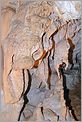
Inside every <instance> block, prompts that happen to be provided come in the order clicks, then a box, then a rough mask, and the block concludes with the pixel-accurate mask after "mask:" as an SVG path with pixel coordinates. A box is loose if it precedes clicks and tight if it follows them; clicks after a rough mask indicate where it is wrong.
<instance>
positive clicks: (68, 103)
mask: <svg viewBox="0 0 82 122" xmlns="http://www.w3.org/2000/svg"><path fill="white" fill-rule="evenodd" d="M60 69H61V75H62V78H63V84H62V85H63V90H64V100H65V105H66V108H68V109H69V110H70V111H71V114H72V116H73V118H74V119H75V120H76V121H79V120H78V118H77V116H76V115H75V111H74V109H73V107H72V105H71V99H70V97H69V89H68V88H67V85H66V76H65V74H64V69H63V66H62V67H61V68H60Z"/></svg>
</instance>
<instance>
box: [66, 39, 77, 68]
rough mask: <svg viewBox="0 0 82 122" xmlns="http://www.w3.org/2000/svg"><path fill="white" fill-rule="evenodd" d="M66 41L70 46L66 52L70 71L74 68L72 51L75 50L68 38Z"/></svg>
mask: <svg viewBox="0 0 82 122" xmlns="http://www.w3.org/2000/svg"><path fill="white" fill-rule="evenodd" d="M67 40H68V43H69V45H70V48H69V50H68V62H69V64H71V68H70V69H72V68H73V66H74V63H73V50H74V48H75V45H74V44H73V42H72V40H71V39H70V38H68V39H67Z"/></svg>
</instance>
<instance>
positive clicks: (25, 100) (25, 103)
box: [18, 70, 32, 121]
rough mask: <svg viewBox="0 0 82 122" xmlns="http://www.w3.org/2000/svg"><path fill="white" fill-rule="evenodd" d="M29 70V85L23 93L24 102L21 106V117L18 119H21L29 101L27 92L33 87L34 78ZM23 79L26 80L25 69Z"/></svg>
mask: <svg viewBox="0 0 82 122" xmlns="http://www.w3.org/2000/svg"><path fill="white" fill-rule="evenodd" d="M27 72H28V76H29V80H28V87H27V89H26V91H25V92H24V94H23V100H24V103H23V106H22V108H21V110H20V113H19V117H18V121H20V118H21V115H22V113H23V111H24V109H25V107H26V105H27V103H28V102H29V100H28V98H27V94H28V92H29V90H30V88H31V80H32V79H31V75H30V72H29V70H27ZM23 80H24V82H25V75H24V70H23Z"/></svg>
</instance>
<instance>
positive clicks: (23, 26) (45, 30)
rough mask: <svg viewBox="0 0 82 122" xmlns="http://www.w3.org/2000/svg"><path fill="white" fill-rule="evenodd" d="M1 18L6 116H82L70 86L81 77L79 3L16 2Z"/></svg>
mask: <svg viewBox="0 0 82 122" xmlns="http://www.w3.org/2000/svg"><path fill="white" fill-rule="evenodd" d="M62 2H63V4H62ZM2 20H4V21H2V40H1V46H2V49H3V57H4V70H3V87H2V88H3V91H4V92H3V93H4V98H5V99H4V100H3V94H2V100H3V101H2V103H3V106H2V113H3V118H4V115H5V114H6V119H8V120H9V119H10V120H18V121H20V120H22V121H70V120H71V121H72V120H78V119H77V117H76V115H75V113H74V115H75V117H76V119H75V117H74V116H73V114H72V112H74V109H73V108H71V109H70V106H71V104H70V101H69V100H70V99H71V98H69V94H68V93H67V92H68V91H67V90H68V89H69V90H70V89H71V88H72V85H73V83H74V84H77V82H78V81H79V80H78V77H79V76H80V62H81V61H80V57H81V56H80V48H81V46H80V43H81V37H80V32H81V26H80V25H81V19H80V2H78V1H54V0H53V1H37V2H36V1H34V2H32V1H28V0H27V1H22V0H21V1H19V0H18V1H17V2H16V1H12V2H8V3H7V6H6V8H4V6H2ZM4 23H5V24H4ZM6 25H7V26H6ZM62 63H63V64H64V66H63V67H62ZM59 67H60V69H59ZM63 70H64V74H63V75H62V71H63ZM71 77H72V78H71ZM64 78H65V82H64ZM64 85H65V87H64ZM65 94H66V96H67V98H66V96H65ZM66 103H67V104H69V105H67V104H66ZM5 106H7V107H8V109H9V111H10V112H8V111H7V108H6V109H3V108H4V107H5ZM70 110H71V111H72V112H70ZM13 113H14V114H13ZM9 115H10V116H11V118H9Z"/></svg>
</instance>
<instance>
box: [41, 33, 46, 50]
mask: <svg viewBox="0 0 82 122" xmlns="http://www.w3.org/2000/svg"><path fill="white" fill-rule="evenodd" d="M45 34H46V32H44V33H43V35H42V47H43V50H44V44H43V41H44V39H43V38H44V36H45Z"/></svg>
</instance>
